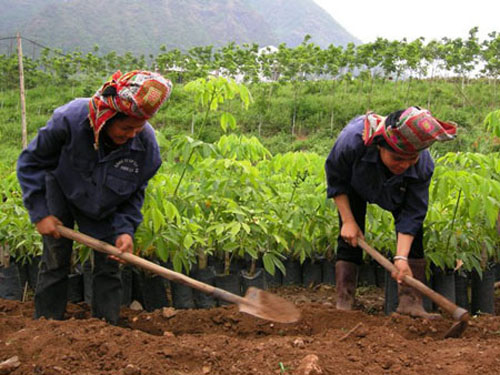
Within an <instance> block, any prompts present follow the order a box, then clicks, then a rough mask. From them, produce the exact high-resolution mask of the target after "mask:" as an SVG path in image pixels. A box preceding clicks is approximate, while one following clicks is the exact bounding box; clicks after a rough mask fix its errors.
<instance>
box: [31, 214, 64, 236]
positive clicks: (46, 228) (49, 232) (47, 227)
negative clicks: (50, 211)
mask: <svg viewBox="0 0 500 375" xmlns="http://www.w3.org/2000/svg"><path fill="white" fill-rule="evenodd" d="M58 225H62V222H61V220H59V219H58V218H57V217H55V216H54V215H49V216H45V217H44V218H43V219H42V220H40V221H39V222H37V223H36V224H35V226H36V230H37V231H38V233H40V234H41V235H44V236H52V237H54V238H61V234H60V233H59V231H58V230H57V226H58Z"/></svg>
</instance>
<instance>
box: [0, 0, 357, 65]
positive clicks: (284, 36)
mask: <svg viewBox="0 0 500 375" xmlns="http://www.w3.org/2000/svg"><path fill="white" fill-rule="evenodd" d="M0 9H2V12H1V13H0V40H1V39H2V37H9V36H14V35H15V33H16V32H18V31H19V32H20V33H21V35H22V36H23V37H25V38H28V39H31V40H34V41H37V42H38V43H40V44H42V45H44V46H48V47H51V48H60V49H62V50H64V51H72V50H75V49H80V50H82V51H84V52H85V51H89V50H92V49H93V47H94V46H95V45H98V46H99V50H100V51H101V52H109V51H116V52H117V53H119V54H123V53H125V52H127V51H130V52H132V53H133V54H135V55H139V54H146V55H149V54H157V53H158V51H159V47H160V46H161V45H165V46H167V49H172V48H179V49H181V50H187V49H189V48H191V47H195V46H204V45H210V44H211V45H214V46H215V47H220V46H223V45H226V44H227V43H229V42H232V41H233V42H235V43H236V44H242V43H252V42H255V43H258V44H259V45H261V46H265V45H269V44H273V45H278V44H280V43H282V42H285V43H286V44H287V45H288V46H289V47H294V46H297V45H298V44H300V43H301V42H302V40H303V39H304V36H305V35H306V34H310V35H311V36H312V39H311V41H312V42H314V43H316V44H318V45H319V46H321V47H323V48H324V47H327V46H328V45H329V44H335V45H346V44H347V43H348V42H354V43H359V40H357V39H356V38H355V37H353V36H352V35H351V34H349V33H348V32H347V31H346V30H345V29H344V28H343V27H342V26H341V25H340V24H339V23H338V22H336V21H335V20H334V19H333V18H332V17H331V16H330V15H329V14H328V13H327V12H326V11H325V10H323V9H322V8H321V7H319V6H318V5H317V4H316V3H315V2H314V1H313V0H246V1H245V0H106V1H103V0H0ZM0 47H1V45H0Z"/></svg>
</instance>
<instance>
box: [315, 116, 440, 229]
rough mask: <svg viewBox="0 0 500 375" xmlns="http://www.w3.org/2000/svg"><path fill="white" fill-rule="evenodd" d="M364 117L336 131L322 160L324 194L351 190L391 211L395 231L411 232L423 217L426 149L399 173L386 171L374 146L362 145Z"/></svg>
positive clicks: (428, 173) (428, 165) (428, 169)
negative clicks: (334, 139) (329, 148)
mask: <svg viewBox="0 0 500 375" xmlns="http://www.w3.org/2000/svg"><path fill="white" fill-rule="evenodd" d="M364 119H365V116H360V117H357V118H355V119H354V120H352V121H351V122H350V123H349V124H348V125H347V126H346V127H345V128H344V129H343V130H342V131H341V132H340V134H339V136H338V138H337V141H336V142H335V145H334V146H333V148H332V150H331V152H330V154H329V155H328V158H327V159H326V163H325V170H326V178H327V184H328V187H327V196H328V198H333V197H335V196H337V195H340V194H347V195H348V194H349V192H351V191H355V192H356V193H357V194H358V195H359V196H360V197H361V198H362V199H364V200H365V201H367V202H369V203H375V204H377V205H379V206H380V207H382V208H383V209H385V210H388V211H390V212H392V213H393V215H394V217H395V222H396V231H397V232H400V233H406V234H411V235H415V234H416V233H417V231H418V230H419V228H420V227H421V226H422V223H423V221H424V219H425V215H426V213H427V207H428V203H429V184H430V181H431V177H432V173H433V172H434V162H433V161H432V158H431V156H430V154H429V152H428V151H427V150H424V151H422V152H421V153H420V158H419V160H418V162H417V163H416V164H415V165H413V166H411V167H410V168H408V169H407V170H406V171H405V172H404V173H403V174H401V175H392V174H390V173H387V169H386V167H385V166H384V164H383V163H382V160H381V159H380V156H379V150H378V148H377V147H376V146H374V145H372V146H369V147H367V146H365V145H364V142H363V139H362V134H363V128H364V126H363V125H364Z"/></svg>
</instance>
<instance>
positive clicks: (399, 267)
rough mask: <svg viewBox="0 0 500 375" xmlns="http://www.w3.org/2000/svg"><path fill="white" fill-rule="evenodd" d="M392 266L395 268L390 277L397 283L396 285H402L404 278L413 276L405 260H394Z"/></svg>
mask: <svg viewBox="0 0 500 375" xmlns="http://www.w3.org/2000/svg"><path fill="white" fill-rule="evenodd" d="M394 265H395V266H396V270H395V271H394V272H393V273H392V274H391V276H392V278H393V279H394V280H396V281H397V282H398V284H402V283H403V279H404V277H405V276H407V275H408V276H413V274H412V272H411V268H410V266H409V264H408V261H407V260H403V259H398V260H395V261H394Z"/></svg>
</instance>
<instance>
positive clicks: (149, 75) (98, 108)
mask: <svg viewBox="0 0 500 375" xmlns="http://www.w3.org/2000/svg"><path fill="white" fill-rule="evenodd" d="M171 92H172V83H171V82H170V81H169V80H168V79H166V78H164V77H163V76H161V75H160V74H158V73H153V72H148V71H145V70H134V71H131V72H129V73H125V74H122V73H121V72H120V71H119V70H118V71H117V72H116V73H114V74H113V75H112V76H111V79H110V80H109V81H108V82H106V83H105V84H104V85H103V86H102V87H101V88H100V89H99V90H97V92H96V93H95V94H94V96H93V97H92V98H90V102H89V120H90V126H92V128H93V129H94V138H95V147H96V148H97V147H98V144H99V132H100V131H101V129H102V127H103V125H104V124H105V123H106V121H108V120H109V119H110V118H112V117H113V116H114V115H116V113H117V112H121V113H124V114H125V115H127V116H130V117H133V118H136V119H144V120H147V119H149V118H151V117H152V116H153V115H154V114H155V113H156V112H157V111H158V110H159V109H160V107H161V105H162V104H163V103H164V102H165V101H166V100H167V99H168V97H169V96H170V93H171Z"/></svg>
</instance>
